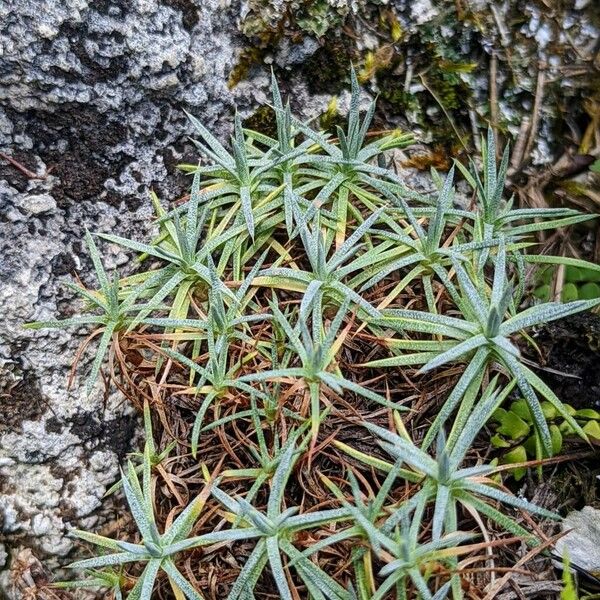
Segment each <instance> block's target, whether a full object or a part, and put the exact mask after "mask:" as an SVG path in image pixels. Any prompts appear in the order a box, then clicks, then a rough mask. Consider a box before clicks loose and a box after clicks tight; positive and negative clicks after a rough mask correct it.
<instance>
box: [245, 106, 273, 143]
mask: <svg viewBox="0 0 600 600" xmlns="http://www.w3.org/2000/svg"><path fill="white" fill-rule="evenodd" d="M243 125H244V127H245V128H247V129H252V130H253V131H258V132H259V133H263V134H264V135H268V136H269V137H272V138H276V137H277V120H276V118H275V111H274V110H273V109H272V108H271V107H270V106H261V107H260V108H258V109H257V110H255V111H254V112H253V113H252V114H251V115H250V116H249V117H247V118H246V119H244V121H243Z"/></svg>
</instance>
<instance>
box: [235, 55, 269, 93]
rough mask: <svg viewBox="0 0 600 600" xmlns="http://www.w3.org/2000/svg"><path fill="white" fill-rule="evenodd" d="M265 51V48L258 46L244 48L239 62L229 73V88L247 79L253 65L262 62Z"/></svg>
mask: <svg viewBox="0 0 600 600" xmlns="http://www.w3.org/2000/svg"><path fill="white" fill-rule="evenodd" d="M265 53H266V52H265V49H263V48H258V47H256V46H255V47H252V48H245V49H244V50H242V52H241V54H240V56H239V58H238V61H237V63H236V64H235V66H234V67H233V69H232V70H231V73H230V74H229V80H228V82H227V83H228V85H229V88H234V87H235V86H236V85H237V84H238V83H239V82H240V81H242V80H244V79H246V77H247V76H248V72H249V71H250V69H251V68H252V66H253V65H255V64H257V63H259V62H262V60H263V58H264V55H265Z"/></svg>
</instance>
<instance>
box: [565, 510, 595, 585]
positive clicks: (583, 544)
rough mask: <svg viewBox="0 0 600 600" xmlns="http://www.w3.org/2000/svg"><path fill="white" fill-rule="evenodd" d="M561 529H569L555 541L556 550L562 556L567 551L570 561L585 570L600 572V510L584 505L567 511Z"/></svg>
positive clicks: (593, 572)
mask: <svg viewBox="0 0 600 600" xmlns="http://www.w3.org/2000/svg"><path fill="white" fill-rule="evenodd" d="M562 530H563V531H569V530H572V531H570V533H567V534H566V535H565V536H563V537H562V538H560V539H559V540H558V541H557V542H556V551H557V553H558V554H559V555H560V556H563V555H564V553H565V551H568V553H569V557H570V559H571V562H572V563H573V564H574V565H577V566H578V567H580V568H582V569H585V570H586V571H588V572H590V573H592V574H596V576H597V574H598V573H600V510H598V509H597V508H594V507H592V506H584V507H583V509H582V510H578V511H574V512H572V513H569V514H568V515H567V516H566V517H565V518H564V519H563V522H562Z"/></svg>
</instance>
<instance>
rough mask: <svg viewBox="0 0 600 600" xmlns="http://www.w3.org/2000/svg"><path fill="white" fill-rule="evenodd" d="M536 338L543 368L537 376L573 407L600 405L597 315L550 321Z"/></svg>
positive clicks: (599, 317) (599, 330)
mask: <svg viewBox="0 0 600 600" xmlns="http://www.w3.org/2000/svg"><path fill="white" fill-rule="evenodd" d="M535 341H536V343H537V344H539V346H540V350H541V352H542V361H541V364H542V365H543V367H544V370H540V371H539V375H540V377H541V378H542V379H544V381H545V382H546V383H547V384H548V385H549V386H550V387H551V388H552V390H554V392H556V395H557V396H558V397H559V398H560V399H561V400H562V401H563V402H565V403H566V404H570V405H571V406H572V407H573V408H575V409H580V408H596V409H598V408H600V316H599V315H596V314H594V313H580V314H577V315H574V316H572V317H568V318H566V319H561V320H559V321H555V322H554V323H549V324H548V325H546V326H544V327H543V328H542V329H540V331H539V332H538V333H537V335H536V336H535ZM549 369H551V370H552V371H550V370H549ZM553 371H554V372H553Z"/></svg>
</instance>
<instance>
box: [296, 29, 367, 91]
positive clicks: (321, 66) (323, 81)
mask: <svg viewBox="0 0 600 600" xmlns="http://www.w3.org/2000/svg"><path fill="white" fill-rule="evenodd" d="M358 58H359V54H358V50H357V49H356V44H355V43H354V40H352V39H349V38H348V37H347V36H345V37H334V38H331V39H327V40H325V41H324V43H323V45H322V46H321V47H320V48H319V49H318V50H317V51H316V52H315V53H314V54H313V55H312V56H311V57H310V58H309V59H308V60H307V61H305V63H304V65H303V66H302V73H303V74H304V76H305V78H306V83H307V86H308V89H309V91H310V92H311V93H312V94H338V93H339V92H340V91H341V90H343V89H344V88H345V87H347V81H348V74H349V73H350V64H351V63H352V62H354V61H356V59H358Z"/></svg>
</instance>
